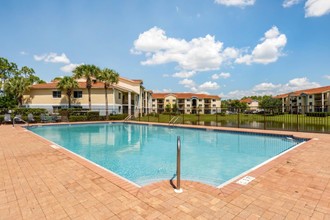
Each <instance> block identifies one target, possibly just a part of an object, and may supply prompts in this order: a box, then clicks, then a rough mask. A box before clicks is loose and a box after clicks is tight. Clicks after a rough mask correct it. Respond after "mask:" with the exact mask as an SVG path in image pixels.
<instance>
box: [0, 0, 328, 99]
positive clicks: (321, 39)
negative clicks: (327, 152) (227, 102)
mask: <svg viewBox="0 0 330 220" xmlns="http://www.w3.org/2000/svg"><path fill="white" fill-rule="evenodd" d="M0 26H1V34H0V41H1V44H0V56H1V57H5V58H7V59H9V60H10V61H12V62H15V63H17V64H18V65H19V66H24V65H26V66H29V67H32V68H33V69H34V70H35V72H36V74H37V75H38V76H39V77H40V78H41V79H44V80H46V81H50V80H51V79H53V78H55V77H58V76H64V75H71V74H72V73H71V71H72V69H73V68H74V67H75V66H77V65H79V64H95V65H97V66H99V67H101V68H105V67H108V68H112V69H114V70H116V71H117V72H119V74H120V75H121V76H123V77H127V78H130V79H142V80H143V81H144V86H145V87H146V88H148V89H151V90H154V91H155V92H205V93H210V94H215V95H220V96H221V97H223V98H224V99H226V98H241V97H242V96H245V95H246V96H247V95H264V94H273V95H276V94H280V93H285V92H289V91H292V90H297V89H304V88H312V87H318V86H325V85H329V84H330V40H329V39H330V37H329V36H330V1H329V0H267V1H266V0H203V1H200V0H171V1H168V0H140V1H138V0H109V1H102V0H95V1H90V0H55V1H43V0H39V1H37V0H30V1H23V0H0Z"/></svg>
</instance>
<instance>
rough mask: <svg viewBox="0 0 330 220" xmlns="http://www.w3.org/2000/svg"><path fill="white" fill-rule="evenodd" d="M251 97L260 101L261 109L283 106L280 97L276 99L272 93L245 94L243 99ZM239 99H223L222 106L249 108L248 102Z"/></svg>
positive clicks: (259, 106)
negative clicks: (260, 94)
mask: <svg viewBox="0 0 330 220" xmlns="http://www.w3.org/2000/svg"><path fill="white" fill-rule="evenodd" d="M247 98H251V99H252V100H255V101H257V102H258V108H260V109H269V108H279V107H280V106H282V102H281V100H280V99H276V98H274V97H273V96H271V95H264V96H244V97H243V98H242V99H241V100H244V99H247ZM241 100H238V99H228V100H222V101H221V107H222V108H228V109H241V110H242V111H244V110H247V109H248V104H247V103H246V102H241Z"/></svg>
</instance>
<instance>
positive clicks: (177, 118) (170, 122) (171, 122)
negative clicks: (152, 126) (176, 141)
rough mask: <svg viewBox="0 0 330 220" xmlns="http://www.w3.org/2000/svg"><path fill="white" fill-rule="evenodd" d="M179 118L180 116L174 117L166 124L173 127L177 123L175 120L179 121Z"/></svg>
mask: <svg viewBox="0 0 330 220" xmlns="http://www.w3.org/2000/svg"><path fill="white" fill-rule="evenodd" d="M179 118H180V116H174V117H173V118H172V119H171V120H170V121H169V122H168V124H169V125H174V124H175V123H176V122H177V120H179Z"/></svg>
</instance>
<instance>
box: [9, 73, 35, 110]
mask: <svg viewBox="0 0 330 220" xmlns="http://www.w3.org/2000/svg"><path fill="white" fill-rule="evenodd" d="M30 85H31V83H30V81H29V78H25V77H22V76H14V77H12V78H10V79H8V80H7V81H6V82H5V86H4V90H5V93H6V94H8V95H12V96H13V97H14V98H15V99H16V101H17V104H18V106H19V107H21V106H22V104H23V96H24V94H25V93H26V92H27V91H28V90H29V87H30Z"/></svg>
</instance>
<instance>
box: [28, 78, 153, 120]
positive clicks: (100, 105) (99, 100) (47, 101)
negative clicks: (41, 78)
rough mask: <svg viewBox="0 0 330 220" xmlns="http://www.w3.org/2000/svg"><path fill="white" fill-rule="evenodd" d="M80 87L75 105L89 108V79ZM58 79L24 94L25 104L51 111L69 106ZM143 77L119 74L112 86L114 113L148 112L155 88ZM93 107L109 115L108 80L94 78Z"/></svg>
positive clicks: (74, 95) (75, 95)
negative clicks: (87, 84) (99, 80)
mask: <svg viewBox="0 0 330 220" xmlns="http://www.w3.org/2000/svg"><path fill="white" fill-rule="evenodd" d="M77 81H78V85H79V88H78V89H75V90H74V92H73V94H72V98H71V107H79V108H85V109H88V92H87V89H86V80H85V79H79V80H77ZM57 84H58V81H52V82H50V83H44V84H36V85H33V86H31V88H30V90H29V91H28V92H27V93H26V94H25V95H24V98H23V100H24V101H23V106H25V107H27V108H45V109H47V110H48V111H49V112H56V111H57V110H58V109H61V108H67V107H68V98H67V96H66V94H65V91H61V90H59V89H58V88H57ZM142 84H143V81H142V80H130V79H126V78H123V77H119V81H118V84H114V85H113V86H111V88H109V89H108V107H109V113H111V114H123V113H126V114H129V113H130V114H134V115H136V114H138V113H148V111H149V109H150V107H151V91H148V90H146V89H145V88H144V87H143V86H142ZM91 102H92V110H97V111H100V115H104V114H105V94H104V83H102V82H97V81H96V80H93V82H92V89H91Z"/></svg>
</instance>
